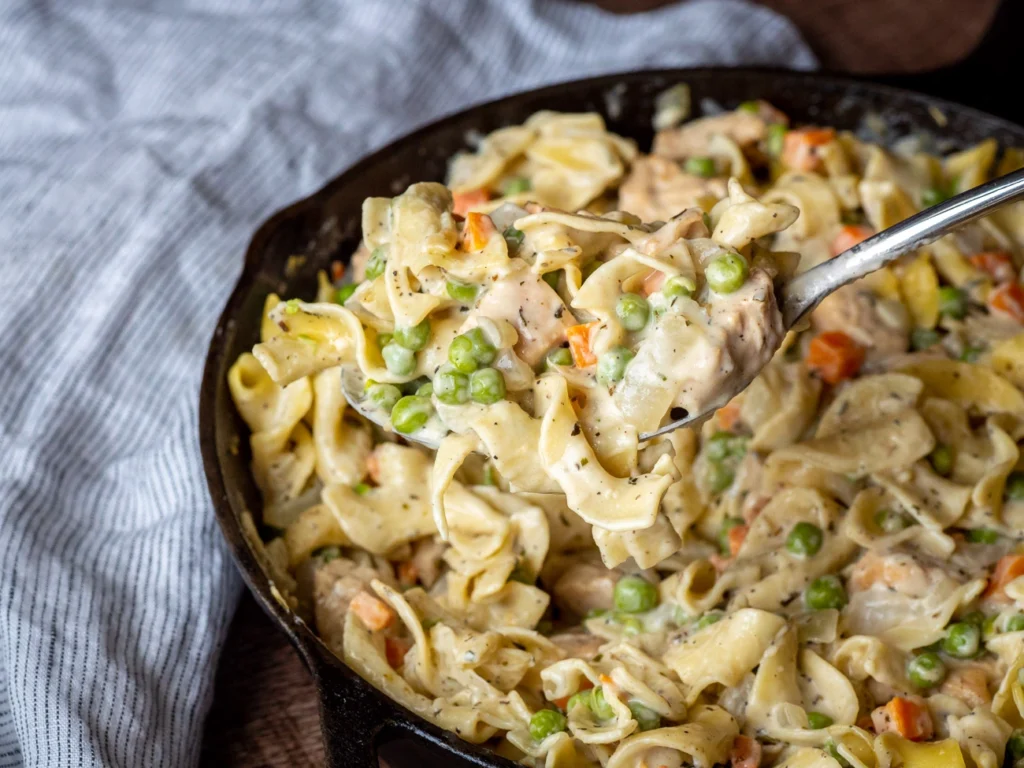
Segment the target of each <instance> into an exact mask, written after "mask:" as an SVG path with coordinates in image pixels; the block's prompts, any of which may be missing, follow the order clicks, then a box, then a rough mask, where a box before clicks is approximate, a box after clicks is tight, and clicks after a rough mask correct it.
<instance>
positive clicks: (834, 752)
mask: <svg viewBox="0 0 1024 768" xmlns="http://www.w3.org/2000/svg"><path fill="white" fill-rule="evenodd" d="M824 749H825V752H826V753H828V756H829V757H831V758H832V759H833V760H835V761H836V762H837V763H839V765H840V766H841V767H842V768H850V761H849V760H847V759H846V758H845V757H843V756H842V755H841V754H839V748H838V747H837V746H836V743H835V742H834V741H832V739H829V740H828V741H826V742H825V747H824Z"/></svg>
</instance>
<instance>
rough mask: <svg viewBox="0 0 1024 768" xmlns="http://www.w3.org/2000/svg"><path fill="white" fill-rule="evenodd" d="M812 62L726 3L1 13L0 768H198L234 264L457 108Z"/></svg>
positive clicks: (217, 601) (424, 3) (365, 2)
mask: <svg viewBox="0 0 1024 768" xmlns="http://www.w3.org/2000/svg"><path fill="white" fill-rule="evenodd" d="M694 64H778V65H785V66H791V67H797V68H810V67H813V66H814V65H815V60H814V57H813V56H812V54H811V53H810V52H809V50H808V48H807V47H806V46H805V44H804V43H803V42H802V41H801V39H800V37H799V35H798V33H797V32H796V31H795V29H794V27H793V26H792V25H791V24H789V23H788V22H787V21H785V20H784V19H782V18H780V17H778V16H776V15H774V14H773V13H771V12H769V11H766V10H764V9H762V8H758V7H756V6H755V5H753V4H750V3H747V2H743V1H742V0H720V1H716V0H696V1H694V2H687V3H682V4H678V5H674V6H671V7H666V8H663V9H661V10H658V11H653V12H648V13H644V14H639V15H634V16H614V15H611V14H609V13H605V12H603V11H600V10H598V9H596V8H594V7H592V6H589V5H585V4H578V3H574V2H570V1H569V0H493V1H488V0H451V1H450V2H445V1H444V0H334V1H333V2H316V0H177V1H174V0H136V2H130V1H129V0H84V1H83V2H74V3H72V2H46V1H45V0H35V2H29V1H27V0H4V2H3V3H0V286H2V287H3V298H2V301H0V329H2V332H0V574H2V578H0V767H6V766H22V765H25V766H40V767H41V768H56V767H59V766H97V765H106V766H124V767H126V768H127V767H129V766H130V767H132V768H134V767H135V766H189V765H194V764H196V762H197V760H198V754H199V744H200V740H201V736H202V726H203V718H204V715H205V713H206V711H207V709H208V706H209V703H210V698H211V695H212V691H211V688H212V678H213V671H214V666H215V664H216V662H217V658H218V654H219V652H220V648H221V645H222V642H223V640H224V637H225V633H226V628H227V625H228V623H229V620H230V618H231V614H232V611H233V608H234V606H235V603H236V600H237V598H238V595H239V590H240V580H239V578H238V577H237V575H236V573H235V571H234V567H233V565H232V563H231V562H230V559H229V557H228V554H227V550H226V548H225V547H224V546H223V545H222V544H221V541H220V538H219V536H220V534H219V533H218V530H217V528H216V526H215V523H214V518H213V514H212V512H211V508H210V502H209V499H208V497H207V492H206V486H205V481H204V478H203V473H202V469H201V464H200V457H199V447H198V443H197V437H196V432H197V428H196V419H197V416H196V412H197V399H198V388H199V378H200V371H201V368H202V363H203V358H204V353H205V349H206V345H207V342H208V340H209V337H210V334H211V331H212V329H213V325H214V322H215V319H216V317H217V315H218V314H219V312H220V309H221V306H222V305H223V303H224V301H225V299H226V297H227V294H228V292H229V291H230V288H231V285H232V282H233V281H234V279H235V278H236V276H237V275H238V272H239V269H240V267H241V263H242V254H243V252H244V249H245V246H246V243H247V240H248V238H249V236H250V234H251V233H252V231H253V230H254V229H255V227H256V226H257V225H258V224H259V222H260V221H261V220H262V219H263V218H264V217H266V216H267V215H268V214H269V213H271V212H272V211H273V210H275V209H276V208H279V207H281V206H283V205H285V204H287V203H289V202H291V201H292V200H294V199H295V198H298V197H299V196H302V195H306V194H308V193H310V192H312V191H314V190H315V189H316V188H317V187H319V186H320V185H321V184H322V183H323V182H324V181H326V180H327V179H328V178H329V177H330V176H332V175H334V174H336V173H337V172H338V171H340V170H341V169H342V168H344V167H345V166H347V165H349V164H351V163H352V162H353V161H354V160H356V159H357V158H358V157H359V156H361V155H363V154H365V153H366V152H368V151H369V150H371V149H374V148H376V147H378V146H380V145H382V144H383V143H385V142H386V141H388V140H389V139H391V138H393V137H395V136H397V135H399V134H402V133H405V132H407V131H409V130H410V129H412V128H413V127H415V126H417V125H419V124H422V123H424V122H426V121H429V120H432V119H434V118H435V117H437V116H439V115H441V114H444V113H446V112H451V111H453V110H455V109H457V108H459V107H462V106H464V105H467V104H470V103H473V102H478V101H482V100H485V99H491V98H494V97H496V96H499V95H501V94H503V93H508V92H512V91H517V90H522V89H526V88H531V87H534V86H538V85H541V84H545V83H551V82H554V81H558V80H565V79H570V78H577V77H581V76H585V75H594V74H599V73H605V72H613V71H620V70H627V69H637V68H642V67H665V66H682V65H694Z"/></svg>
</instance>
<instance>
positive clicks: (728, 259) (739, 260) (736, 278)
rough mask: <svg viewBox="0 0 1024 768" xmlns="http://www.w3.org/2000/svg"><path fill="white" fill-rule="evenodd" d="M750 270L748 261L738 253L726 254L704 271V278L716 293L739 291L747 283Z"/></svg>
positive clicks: (712, 262) (713, 261)
mask: <svg viewBox="0 0 1024 768" xmlns="http://www.w3.org/2000/svg"><path fill="white" fill-rule="evenodd" d="M748 274H750V269H749V267H747V260H746V259H744V258H743V257H742V256H740V254H738V253H726V254H725V255H723V256H719V257H717V258H715V259H713V260H712V261H711V263H710V264H708V265H707V267H706V268H705V269H704V278H705V279H706V280H707V281H708V285H709V286H711V290H713V291H715V292H716V293H732V292H734V291H738V290H739V289H740V288H742V287H743V284H744V283H745V282H747V275H748Z"/></svg>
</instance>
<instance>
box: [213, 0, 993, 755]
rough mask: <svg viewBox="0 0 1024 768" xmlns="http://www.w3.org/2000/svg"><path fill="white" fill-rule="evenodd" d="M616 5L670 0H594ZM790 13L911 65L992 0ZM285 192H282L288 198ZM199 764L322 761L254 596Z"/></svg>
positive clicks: (304, 676) (304, 699)
mask: <svg viewBox="0 0 1024 768" xmlns="http://www.w3.org/2000/svg"><path fill="white" fill-rule="evenodd" d="M597 1H598V3H599V4H600V5H603V6H604V7H606V8H608V9H610V10H614V11H616V12H628V11H643V10H645V9H648V8H653V7H656V6H658V5H662V4H664V2H665V0H597ZM764 4H765V5H768V6H770V7H772V8H774V9H776V10H778V11H780V12H782V13H784V14H786V15H787V16H789V17H790V18H791V19H793V21H794V22H795V23H796V24H797V26H798V27H799V28H800V30H801V31H802V32H803V33H804V35H805V37H806V38H807V40H808V42H809V43H810V45H811V47H812V48H813V49H814V51H815V53H816V54H817V55H818V57H819V58H820V59H821V61H822V63H823V65H824V66H825V68H827V69H831V70H835V71H843V72H857V73H872V72H876V73H877V72H915V71H925V70H930V69H934V68H936V67H939V66H942V65H944V64H949V63H952V62H954V61H956V60H958V59H960V58H962V57H963V56H964V55H965V54H966V53H967V52H969V51H970V50H971V49H973V47H974V46H975V44H976V43H977V41H978V40H979V39H980V38H981V35H982V34H983V32H984V30H985V28H986V27H987V25H988V21H989V19H990V18H991V14H992V12H993V11H994V9H995V6H996V0H913V1H912V2H893V0H816V1H815V2H806V0H765V2H764ZM282 202H285V201H282ZM201 764H202V765H203V766H204V767H206V766H209V767H210V768H212V767H213V766H217V767H218V768H221V767H224V768H227V767H239V768H241V767H243V766H244V768H257V766H259V767H260V768H264V767H268V768H278V767H279V766H280V767H283V766H294V767H296V768H301V767H303V766H322V765H323V764H324V759H323V746H322V744H321V742H320V722H319V716H318V713H317V702H316V694H315V691H314V689H313V684H312V682H311V680H310V677H309V674H308V672H307V671H306V669H305V667H304V666H303V665H302V663H301V662H300V660H299V657H298V655H297V654H296V653H295V651H294V650H293V649H292V647H291V646H290V645H289V644H288V642H287V641H286V640H285V637H284V635H283V634H282V633H280V632H279V631H278V630H277V629H276V628H275V627H274V625H272V624H271V622H270V620H269V619H268V618H267V617H266V616H265V615H264V614H263V612H262V610H261V609H260V608H259V607H258V606H257V604H256V602H255V601H254V600H253V598H252V597H251V596H250V595H249V594H248V593H246V594H245V596H244V597H243V598H242V602H241V604H240V605H239V607H238V612H237V614H236V615H235V619H234V623H233V624H232V627H231V631H230V634H229V636H228V639H227V642H226V644H225V646H224V650H223V654H222V657H221V663H220V667H219V669H218V672H217V680H216V688H215V694H214V700H213V706H212V709H211V711H210V714H209V717H208V719H207V724H206V733H205V737H204V739H203V751H202V761H201Z"/></svg>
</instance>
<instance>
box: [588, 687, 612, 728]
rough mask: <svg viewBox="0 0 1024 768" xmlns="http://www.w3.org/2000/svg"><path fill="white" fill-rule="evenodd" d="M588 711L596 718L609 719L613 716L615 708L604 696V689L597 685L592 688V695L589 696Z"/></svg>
mask: <svg viewBox="0 0 1024 768" xmlns="http://www.w3.org/2000/svg"><path fill="white" fill-rule="evenodd" d="M590 711H591V712H593V713H594V714H595V715H596V716H597V719H598V720H611V719H612V718H613V717H615V710H614V709H612V705H611V704H609V703H608V700H607V699H606V698H605V696H604V689H603V688H602V687H601V686H600V685H599V686H597V687H596V688H595V689H594V695H593V696H591V697H590Z"/></svg>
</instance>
